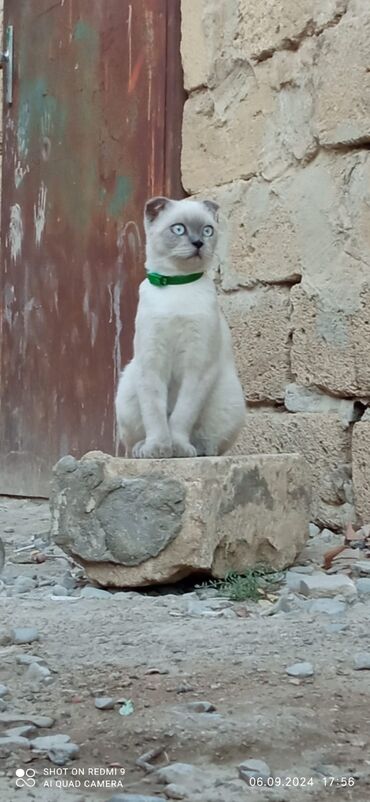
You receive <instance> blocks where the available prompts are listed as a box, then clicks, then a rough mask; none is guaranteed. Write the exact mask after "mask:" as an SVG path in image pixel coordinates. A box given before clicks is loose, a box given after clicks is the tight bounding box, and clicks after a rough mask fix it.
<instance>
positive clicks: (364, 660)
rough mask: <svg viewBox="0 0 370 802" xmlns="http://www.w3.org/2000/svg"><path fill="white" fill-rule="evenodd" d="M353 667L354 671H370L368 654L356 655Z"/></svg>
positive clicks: (369, 654) (369, 656)
mask: <svg viewBox="0 0 370 802" xmlns="http://www.w3.org/2000/svg"><path fill="white" fill-rule="evenodd" d="M353 667H354V669H355V671H370V652H360V654H356V656H355V658H354V661H353Z"/></svg>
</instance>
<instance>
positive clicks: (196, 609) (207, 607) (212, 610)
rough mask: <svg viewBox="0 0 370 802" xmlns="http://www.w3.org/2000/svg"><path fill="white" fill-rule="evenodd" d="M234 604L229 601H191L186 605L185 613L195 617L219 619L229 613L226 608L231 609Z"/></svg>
mask: <svg viewBox="0 0 370 802" xmlns="http://www.w3.org/2000/svg"><path fill="white" fill-rule="evenodd" d="M215 602H217V604H216V606H214V603H215ZM220 602H221V604H220ZM232 604H233V602H230V601H228V600H227V599H221V600H218V599H209V600H208V601H201V600H200V599H197V600H194V599H190V601H188V602H187V604H186V610H185V612H186V614H187V615H190V616H195V617H198V616H200V617H205V618H217V617H218V618H219V617H221V616H224V615H225V613H226V612H228V611H227V609H226V608H228V607H231V606H232Z"/></svg>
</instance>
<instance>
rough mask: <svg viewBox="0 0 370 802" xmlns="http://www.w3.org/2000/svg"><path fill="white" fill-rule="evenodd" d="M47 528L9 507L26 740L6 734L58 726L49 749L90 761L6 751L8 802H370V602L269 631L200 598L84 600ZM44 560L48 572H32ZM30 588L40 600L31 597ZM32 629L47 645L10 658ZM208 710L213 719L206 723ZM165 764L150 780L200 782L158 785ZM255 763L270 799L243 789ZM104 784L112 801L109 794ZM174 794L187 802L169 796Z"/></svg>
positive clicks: (6, 602)
mask: <svg viewBox="0 0 370 802" xmlns="http://www.w3.org/2000/svg"><path fill="white" fill-rule="evenodd" d="M48 519H49V516H48V506H47V503H45V502H31V501H25V500H18V501H17V500H14V499H5V498H1V499H0V536H1V537H2V539H3V541H4V543H5V547H6V563H5V567H4V570H3V574H2V576H1V580H2V582H1V583H0V610H1V613H0V616H1V620H0V683H3V684H4V685H6V686H8V689H9V694H8V695H7V696H4V702H5V704H6V710H5V711H4V710H3V712H2V713H0V723H1V727H0V734H1V729H3V730H4V729H7V728H9V727H15V726H18V725H17V723H7V724H6V723H5V721H4V717H5V716H8V718H9V716H10V714H14V716H13V718H14V719H16V716H17V715H18V714H19V713H22V714H26V715H27V716H29V715H43V716H50V717H52V718H53V719H54V724H53V726H52V727H51V728H49V729H40V730H39V731H38V732H37V733H36V735H51V734H55V733H65V734H67V735H69V736H70V737H71V740H72V741H73V742H74V743H76V744H77V745H78V746H79V747H80V752H79V755H78V757H77V759H75V760H74V761H73V762H68V763H67V764H66V766H64V767H63V768H61V767H58V766H56V765H55V764H53V763H52V762H50V760H49V759H48V758H47V757H43V756H42V755H41V756H36V755H35V754H34V753H33V752H32V751H31V750H30V749H28V748H27V749H25V748H15V749H14V750H12V751H10V752H9V750H7V749H4V746H0V799H1V800H2V802H12V801H13V800H17V801H18V802H26V800H27V802H30V800H33V799H34V800H37V802H62V800H66V802H77V800H78V801H79V802H82V800H85V802H87V801H88V800H93V801H94V802H107V801H108V800H109V799H110V798H111V797H113V796H114V794H136V795H140V794H142V795H144V799H145V798H146V797H147V796H149V797H157V796H158V798H159V799H166V798H170V799H171V798H184V799H187V800H191V802H254V800H255V802H270V800H271V802H272V801H273V802H288V800H289V802H304V801H305V800H306V799H307V800H312V802H323V801H324V800H335V802H337V800H338V801H339V800H354V801H355V800H356V802H368V801H369V799H370V749H369V742H370V728H369V725H370V705H369V679H370V674H369V671H366V670H365V671H356V670H354V667H353V662H354V657H355V655H356V654H358V653H361V652H366V651H369V615H370V594H369V596H368V597H367V598H368V601H361V600H359V601H356V602H355V603H354V604H348V605H346V611H345V613H343V614H341V615H340V616H334V617H333V616H328V615H324V614H317V613H316V614H315V615H313V614H311V613H310V611H309V605H307V604H303V603H300V602H299V600H298V599H297V604H296V605H295V604H293V607H292V609H291V610H290V611H289V612H279V613H277V614H276V615H271V616H268V615H263V614H262V610H263V609H264V608H263V607H262V608H261V607H260V606H259V605H258V604H256V603H252V602H243V603H240V602H239V603H235V604H234V603H230V602H227V601H226V602H224V601H222V600H217V601H215V600H214V599H212V598H208V597H207V598H204V596H205V594H204V593H202V592H201V593H200V596H201V597H203V598H202V599H199V592H198V591H197V590H195V588H194V587H193V588H191V587H189V589H188V592H173V590H172V591H171V590H169V592H162V593H158V592H157V593H155V592H153V593H138V592H128V593H116V594H110V595H107V596H104V597H101V598H84V597H80V594H81V589H82V588H83V586H84V580H83V578H82V579H80V578H79V575H80V572H79V571H77V572H76V571H75V569H74V566H73V565H72V564H71V563H70V561H69V560H67V558H66V557H65V556H63V555H62V552H60V551H58V549H56V548H53V547H52V546H50V545H47V533H48ZM24 547H27V548H24ZM23 548H24V550H23V551H19V549H23ZM35 552H38V553H42V554H45V555H46V556H47V557H48V559H46V560H45V561H44V562H41V563H37V562H35V561H34V560H35ZM71 572H72V575H73V574H76V575H77V584H76V587H75V588H71V589H70V590H69V591H67V590H66V594H67V592H69V593H72V594H74V595H70V596H67V595H65V596H64V595H61V596H58V595H56V593H54V586H55V585H58V586H61V585H63V583H64V582H66V584H68V580H71ZM19 576H23V577H31V578H33V579H34V580H35V586H34V587H33V588H32V589H30V590H26V591H25V592H19V586H17V577H18V578H19ZM66 576H67V579H66ZM18 582H19V580H18ZM71 583H72V580H71ZM57 591H58V592H59V593H60V592H61V590H60V587H59V589H58V588H57ZM210 595H211V594H210ZM25 626H32V627H37V629H38V630H39V633H40V639H39V640H38V641H35V642H33V643H31V644H29V645H16V644H14V643H9V642H8V639H7V633H8V631H9V630H10V629H11V628H12V627H25ZM25 654H31V655H36V656H39V657H41V658H42V659H43V660H44V661H45V664H46V666H47V667H48V668H49V669H50V672H51V674H50V677H49V680H48V682H49V684H45V683H40V686H39V687H38V688H36V689H35V686H34V685H32V683H30V682H29V681H28V679H27V676H26V670H27V667H26V666H24V665H21V664H19V663H18V662H17V659H18V660H19V657H20V655H25ZM300 661H309V662H311V663H312V665H313V667H314V676H313V677H311V678H308V679H305V680H300V679H291V678H290V677H289V676H288V675H287V673H286V668H287V666H289V665H291V664H294V663H296V662H300ZM98 696H110V697H113V699H114V700H115V706H114V708H113V709H109V710H105V711H103V710H98V709H96V707H95V704H94V698H95V697H98ZM125 699H126V700H127V699H129V700H130V701H131V702H132V703H133V706H134V711H133V713H132V714H131V715H128V716H123V715H120V713H119V711H120V709H121V708H122V704H123V700H125ZM195 701H208V702H210V703H212V704H213V705H214V707H215V711H214V712H207V713H203V712H196V710H195V709H194V706H192V704H191V703H193V702H195ZM29 737H30V738H31V739H32V737H35V736H34V735H33V736H31V735H30V736H29ZM0 744H1V741H0ZM153 749H158V751H159V752H160V750H162V751H161V752H160V754H158V757H156V758H154V759H153V761H152V762H153V766H155V767H158V766H167V765H169V766H171V765H172V764H173V763H181V764H191V765H192V766H193V767H194V770H193V772H192V773H191V769H187V770H186V777H185V780H184V781H183V779H182V778H181V770H177V773H179V771H180V777H179V779H177V776H176V768H174V769H173V770H171V771H172V773H171V771H170V772H169V775H168V777H167V778H166V772H165V773H164V775H163V773H162V776H161V774H160V773H159V775H157V774H156V773H155V772H148V771H145V770H144V769H143V768H141V767H140V766H138V765H137V763H136V761H137V759H138V758H139V757H140V756H142V755H143V754H144V753H147V752H149V751H151V750H153ZM251 759H256V760H263V761H265V762H266V763H267V764H268V766H269V768H270V771H271V775H272V777H273V778H274V779H273V781H271V782H272V787H266V786H264V787H250V785H249V784H248V783H247V782H245V781H244V780H242V779H240V778H239V774H238V768H237V767H238V765H239V764H240V763H242V762H244V761H247V760H251ZM20 768H23V769H24V771H26V770H27V769H29V768H32V769H34V770H35V771H36V775H35V780H36V784H35V785H34V786H33V787H32V788H30V787H26V786H25V785H22V787H19V788H17V787H16V774H15V772H16V769H20ZM108 769H110V774H108V772H107V770H108ZM123 769H124V770H125V774H124V775H123V771H122V770H123ZM82 770H83V771H82ZM93 770H94V771H95V773H92V772H93ZM184 771H185V770H184ZM58 772H59V773H58ZM190 775H191V776H190ZM189 777H190V779H189ZM78 780H79V782H80V783H81V785H80V786H78V784H77V781H78ZM98 780H99V782H100V783H101V782H102V781H104V787H103V786H102V785H100V787H96V785H97V781H98ZM57 781H58V782H57ZM61 783H63V784H64V786H63V785H62V787H61ZM71 783H72V785H71ZM117 783H118V784H117ZM171 783H172V788H171ZM173 784H174V785H175V786H176V785H177V793H180V792H181V793H183V794H184V793H185V792H186V796H182V797H181V796H177V797H176V796H171V793H172V794H176V788H175V789H174V788H173ZM297 784H298V785H297ZM57 786H59V787H57ZM179 786H181V787H182V791H181V787H180V789H179ZM165 789H167V790H165ZM122 798H123V799H125V797H124V796H123V797H122ZM135 798H136V797H135V796H134V797H132V800H134V799H135ZM127 799H131V798H130V797H127ZM137 799H138V802H140V800H141V799H142V798H141V797H140V796H138V797H137Z"/></svg>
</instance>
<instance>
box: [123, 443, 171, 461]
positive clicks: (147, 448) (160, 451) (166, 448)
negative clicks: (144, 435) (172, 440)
mask: <svg viewBox="0 0 370 802" xmlns="http://www.w3.org/2000/svg"><path fill="white" fill-rule="evenodd" d="M132 456H133V457H134V459H169V458H170V457H172V448H171V445H170V444H169V443H160V442H158V441H157V440H140V442H139V443H136V445H135V446H134V447H133V449H132Z"/></svg>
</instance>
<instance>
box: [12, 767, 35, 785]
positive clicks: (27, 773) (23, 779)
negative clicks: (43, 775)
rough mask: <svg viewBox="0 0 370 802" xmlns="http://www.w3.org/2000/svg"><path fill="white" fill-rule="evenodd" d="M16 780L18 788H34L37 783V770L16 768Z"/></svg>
mask: <svg viewBox="0 0 370 802" xmlns="http://www.w3.org/2000/svg"><path fill="white" fill-rule="evenodd" d="M15 776H16V778H17V779H16V781H15V784H16V786H17V788H23V787H24V786H26V788H34V786H35V785H36V780H35V776H36V772H35V769H26V770H24V769H16V771H15Z"/></svg>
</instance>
